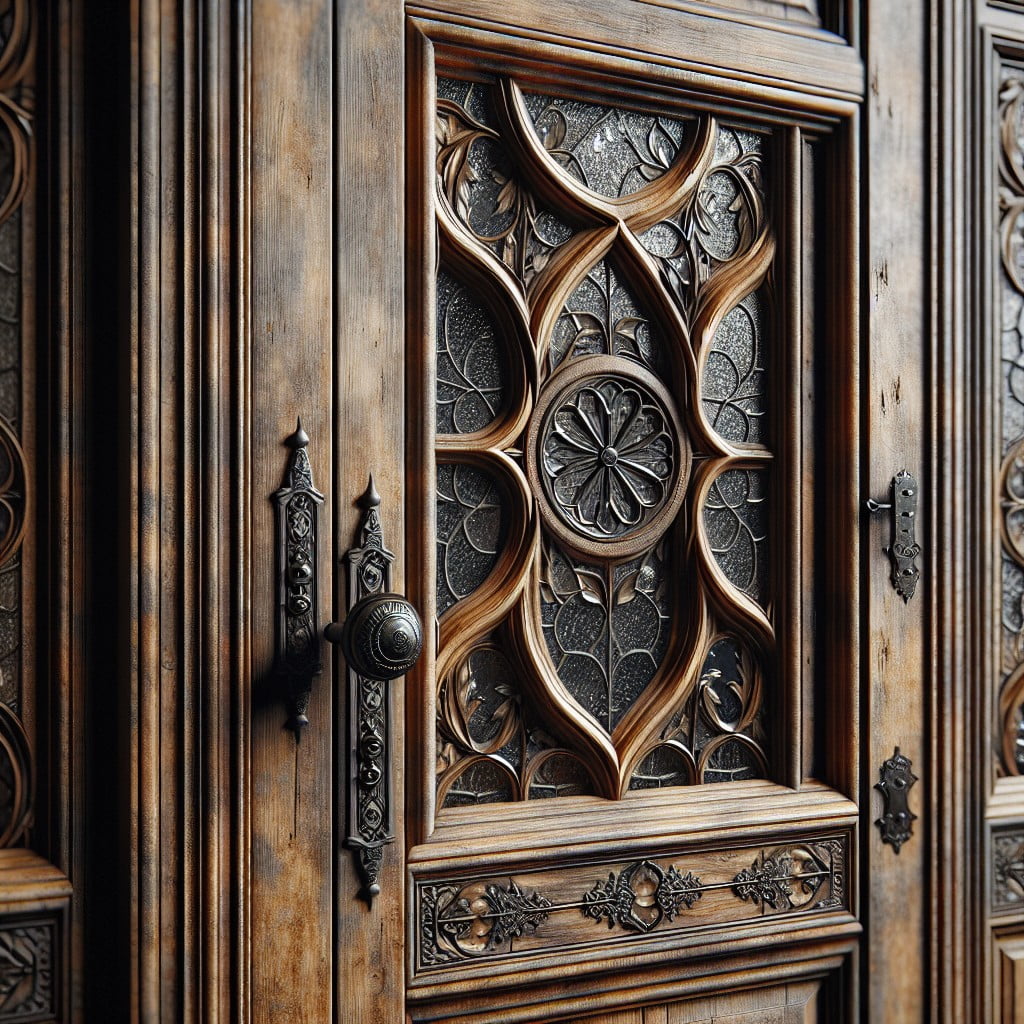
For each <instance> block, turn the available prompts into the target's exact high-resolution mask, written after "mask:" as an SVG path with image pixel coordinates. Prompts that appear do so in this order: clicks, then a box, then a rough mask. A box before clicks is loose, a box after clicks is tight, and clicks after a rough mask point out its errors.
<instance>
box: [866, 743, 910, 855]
mask: <svg viewBox="0 0 1024 1024" xmlns="http://www.w3.org/2000/svg"><path fill="white" fill-rule="evenodd" d="M911 767H912V765H911V762H910V758H909V757H906V756H905V755H904V754H901V753H900V748H899V747H897V748H896V752H895V753H894V754H893V755H892V757H890V758H889V759H888V760H886V761H884V762H883V763H882V767H881V768H879V770H878V772H879V775H880V776H881V780H880V781H879V782H876V783H875V789H877V790H879V792H881V794H882V797H883V799H884V800H885V811H884V813H883V814H882V816H881V817H880V818H878V819H877V820H876V821H875V824H876V825H877V826H878V827H879V829H880V830H881V833H882V842H883V843H889V844H890V845H891V846H892V848H893V849H894V850H895V851H896V852H897V853H899V852H900V847H901V846H902V845H903V844H904V843H905V842H906V841H907V840H908V839H909V838H910V837H911V835H912V834H913V831H914V829H913V823H914V821H915V820H916V818H917V815H916V814H914V813H913V812H912V811H911V810H910V799H909V798H910V787H911V786H913V785H914V783H915V782H917V776H916V775H915V774H914V773H913V772H912V771H911V770H910V769H911Z"/></svg>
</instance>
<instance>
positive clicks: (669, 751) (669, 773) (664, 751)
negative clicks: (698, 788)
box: [629, 743, 697, 789]
mask: <svg viewBox="0 0 1024 1024" xmlns="http://www.w3.org/2000/svg"><path fill="white" fill-rule="evenodd" d="M696 781H697V777H696V769H695V767H694V764H693V755H692V754H691V753H690V751H689V750H688V749H687V748H686V747H685V746H684V745H683V744H681V743H659V744H658V745H657V746H656V747H655V748H654V749H653V750H652V751H651V752H650V753H649V754H647V755H646V756H645V757H644V758H643V759H642V760H641V762H640V764H638V765H637V767H636V769H635V770H634V772H633V776H632V778H631V779H630V781H629V788H630V789H666V788H667V787H669V786H689V785H692V784H693V783H694V782H696Z"/></svg>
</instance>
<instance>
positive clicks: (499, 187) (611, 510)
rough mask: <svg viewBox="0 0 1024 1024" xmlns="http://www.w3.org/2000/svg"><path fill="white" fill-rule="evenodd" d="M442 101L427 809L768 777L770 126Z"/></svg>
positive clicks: (552, 100) (466, 85)
mask: <svg viewBox="0 0 1024 1024" xmlns="http://www.w3.org/2000/svg"><path fill="white" fill-rule="evenodd" d="M438 97H439V98H438V105H437V121H436V141H437V148H436V162H435V168H436V174H437V178H436V182H437V223H438V234H439V240H440V278H439V280H440V282H441V285H439V290H438V303H439V305H438V322H437V335H438V353H439V356H438V358H439V364H438V381H439V383H438V398H437V401H438V403H439V404H438V416H437V422H438V435H437V442H436V450H437V473H438V476H437V480H438V498H437V521H438V525H439V530H438V537H439V548H438V561H437V565H438V578H437V610H438V615H439V616H440V644H439V650H438V657H437V665H436V670H437V678H438V680H439V700H438V723H437V729H438V753H439V758H438V766H437V778H438V796H439V802H440V804H441V805H442V806H452V805H456V804H463V803H474V802H481V801H482V802H490V801H494V800H497V801H504V800H517V799H527V798H531V797H539V796H544V795H559V794H565V793H575V792H595V793H598V794H601V795H604V796H617V795H620V794H621V793H623V792H624V791H625V790H626V789H628V788H630V786H631V785H632V784H633V783H634V780H635V778H636V776H635V772H636V771H637V770H638V769H641V768H643V769H644V771H646V772H647V775H646V777H647V778H653V777H654V775H657V776H658V779H659V784H666V785H677V784H690V783H693V782H697V781H717V780H719V779H722V780H725V779H728V778H742V777H752V776H755V775H760V774H764V773H765V772H766V771H767V759H766V757H765V755H764V752H763V750H762V749H761V739H762V737H761V736H760V734H757V735H755V734H754V733H753V732H752V729H753V723H754V722H755V720H756V719H757V716H758V712H759V709H760V703H761V692H762V690H761V684H760V679H761V675H762V672H763V666H764V664H765V661H766V659H767V658H768V657H769V656H770V653H771V651H772V648H773V643H774V631H773V627H772V624H771V621H770V619H769V615H768V612H767V610H766V609H767V607H768V601H767V594H766V591H765V586H766V583H765V580H766V574H765V568H764V567H765V564H766V559H767V558H768V555H769V551H768V540H767V537H768V534H767V525H766V524H767V520H766V513H765V499H766V483H767V481H768V479H769V477H770V466H771V461H772V456H771V451H770V449H769V448H768V447H767V446H766V445H765V443H764V441H765V438H766V437H767V432H766V431H765V430H764V428H763V420H764V417H765V413H766V405H765V400H764V393H765V389H764V381H763V376H764V371H763V368H762V364H763V355H762V349H763V338H762V334H763V331H764V325H765V317H764V313H763V301H762V297H763V294H764V289H765V287H766V285H765V278H766V274H767V271H768V269H769V266H770V263H771V260H772V257H773V253H774V243H773V240H772V232H771V228H770V224H769V219H768V214H767V208H766V203H765V198H764V186H763V181H762V161H763V157H762V152H761V151H762V148H763V145H764V139H765V136H764V134H760V133H757V132H753V131H750V130H748V129H745V128H739V127H735V126H726V125H721V124H719V123H718V122H716V121H715V119H714V118H712V117H710V116H707V115H705V114H699V115H689V114H684V115H682V116H679V117H664V116H660V115H652V114H646V113H639V112H636V111H631V110H627V109H624V108H623V109H619V108H616V107H601V106H599V105H595V104H590V103H587V102H584V101H583V100H581V99H578V98H574V99H573V100H571V101H570V100H567V99H561V98H558V97H550V96H541V95H539V94H533V93H527V92H524V91H522V90H521V89H520V88H519V86H518V85H517V84H516V83H515V82H513V81H511V80H507V79H505V80H498V81H496V82H492V83H482V82H466V81H458V80H455V79H447V78H440V79H439V80H438ZM452 281H455V282H461V281H472V282H473V283H474V286H475V287H474V292H473V303H477V304H480V312H479V313H472V314H471V313H470V312H469V311H468V310H469V307H468V306H466V304H465V303H463V306H465V308H466V310H467V312H465V313H459V311H458V310H457V311H456V312H457V313H459V315H455V314H453V312H452V309H453V307H452V296H453V295H455V294H457V292H458V289H457V288H456V289H455V290H453V286H452V285H451V284H450V283H449V282H452ZM474 318H475V320H476V321H479V323H480V324H482V325H483V327H482V328H477V329H472V328H471V326H470V325H471V322H473V321H474ZM488 325H494V326H488ZM460 332H461V334H460ZM499 334H500V335H501V341H502V343H501V344H500V345H498V346H496V345H495V344H494V343H493V341H492V339H494V338H497V337H498V335H499ZM499 348H500V349H501V350H503V354H504V359H505V362H504V363H503V364H501V365H499V364H498V363H497V362H496V361H495V357H494V353H495V352H496V351H498V350H499ZM485 352H490V353H491V354H490V355H489V356H484V355H483V353H485ZM488 359H490V362H489V363H487V360H488ZM485 363H486V364H487V365H484V364H485ZM520 364H521V366H520ZM517 367H519V368H518V369H517ZM459 403H461V404H462V405H461V408H462V409H464V410H468V409H472V410H473V415H472V416H470V415H468V414H467V413H465V412H463V414H462V417H461V423H462V424H463V425H462V426H460V418H459V416H458V415H453V414H452V413H451V410H452V409H454V408H455V407H456V406H457V405H458V404H459ZM465 428H468V429H465ZM460 481H461V485H459V482H460ZM471 485H472V486H471ZM538 527H539V528H538ZM456 550H459V551H462V552H464V553H465V555H466V557H465V558H463V557H458V558H455V557H453V552H455V551H456ZM453 567H454V568H453ZM684 581H685V582H684ZM728 637H733V638H734V642H735V643H736V644H738V645H739V648H742V652H743V653H742V655H741V657H742V660H743V664H744V673H743V679H742V680H739V679H737V678H735V677H734V678H733V679H731V680H729V683H730V687H731V688H729V687H725V688H723V689H722V693H721V695H720V694H719V692H718V689H717V688H716V687H715V686H704V685H702V684H701V679H702V678H705V677H706V674H705V673H704V671H703V670H704V668H705V667H706V662H707V660H708V658H709V657H710V652H711V649H712V647H713V646H714V645H715V644H716V643H720V642H721V641H722V640H723V639H724V638H728ZM739 648H738V649H739ZM474 652H475V653H474ZM486 652H491V653H486ZM494 652H500V657H501V659H503V666H504V667H502V668H500V669H498V668H496V667H494V666H496V665H497V655H496V654H495V653H494ZM485 661H489V662H492V663H494V666H492V669H493V670H494V671H499V674H500V675H501V677H502V679H504V680H505V682H502V683H501V684H500V685H501V687H502V688H503V693H502V694H500V695H499V694H498V692H497V691H496V690H495V687H494V685H491V684H490V683H488V682H486V681H485V680H484V676H483V671H484V669H483V665H484V662H485ZM470 666H472V667H470ZM711 671H712V672H713V671H716V669H714V667H713V666H712V669H711ZM707 678H713V677H707ZM470 680H472V685H470V683H469V681H470ZM492 683H493V680H492ZM698 690H699V691H700V693H701V697H700V700H701V702H702V705H701V706H704V710H703V711H700V709H699V708H697V707H695V706H693V700H692V697H693V695H694V694H696V693H697V692H698ZM499 696H500V697H501V699H498V698H499ZM737 700H738V701H739V704H740V707H739V709H738V710H737V709H736V708H735V707H734V704H735V703H736V701H737ZM716 702H719V703H723V702H724V703H723V707H722V713H721V714H716V713H715V711H714V708H713V705H714V704H715V703H716ZM705 705H706V706H705ZM687 708H688V709H690V710H689V711H686V710H685V709H687ZM483 709H487V713H488V715H489V717H488V718H487V720H486V721H487V723H488V724H487V725H486V728H483V727H482V721H483V720H482V719H481V715H482V714H483V713H484V712H483ZM674 715H675V716H676V718H675V719H673V716H674ZM679 715H683V716H684V717H686V716H687V715H688V716H689V718H688V719H687V721H688V722H689V723H691V724H693V725H696V724H697V723H699V724H700V729H701V734H700V737H699V741H698V738H697V737H696V736H693V737H691V741H690V742H689V743H686V742H683V740H682V739H681V738H679V736H678V734H677V733H672V734H671V735H666V730H668V731H669V732H671V730H670V728H669V727H670V722H671V721H673V720H677V721H681V720H680V719H679ZM485 734H486V735H485ZM669 745H673V746H672V750H671V751H670V753H672V754H673V756H675V754H676V753H678V757H679V759H680V760H681V763H683V764H687V763H690V764H692V770H690V769H689V768H685V769H684V770H682V771H667V772H665V771H661V769H660V768H659V767H658V766H657V765H655V764H654V762H657V761H658V759H659V757H662V754H663V752H664V751H666V750H668V749H669ZM676 747H678V748H679V750H678V751H676ZM698 757H700V759H701V767H700V768H698V765H697V758H698ZM652 759H653V760H652ZM662 759H663V758H662ZM670 759H671V758H670ZM553 773H555V774H553ZM652 773H653V774H652Z"/></svg>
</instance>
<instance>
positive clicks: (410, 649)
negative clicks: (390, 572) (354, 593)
mask: <svg viewBox="0 0 1024 1024" xmlns="http://www.w3.org/2000/svg"><path fill="white" fill-rule="evenodd" d="M324 636H326V637H327V639H328V640H330V641H331V642H332V643H340V644H341V648H342V650H343V651H344V652H345V658H346V659H347V661H348V663H349V667H350V668H352V670H353V671H355V672H356V673H358V674H359V675H361V676H367V677H368V678H370V679H396V678H397V677H398V676H403V675H405V673H406V672H408V671H409V669H411V668H412V667H413V665H415V664H416V662H417V661H418V660H419V656H420V651H422V650H423V624H422V623H421V622H420V617H419V615H417V614H416V609H415V608H413V606H412V605H411V604H409V602H408V601H406V599H405V598H404V597H402V596H401V595H400V594H372V595H371V596H369V597H364V598H363V599H362V600H361V601H358V602H357V603H356V605H355V606H354V607H353V608H352V610H351V611H350V612H349V613H348V618H347V619H345V623H344V625H342V626H338V625H337V623H334V622H332V623H331V624H330V625H329V626H328V627H327V628H326V629H325V630H324Z"/></svg>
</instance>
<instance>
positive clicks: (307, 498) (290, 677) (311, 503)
mask: <svg viewBox="0 0 1024 1024" xmlns="http://www.w3.org/2000/svg"><path fill="white" fill-rule="evenodd" d="M285 443H286V444H287V445H288V446H289V447H290V448H291V449H292V456H291V459H290V460H289V463H288V469H287V470H286V471H285V476H284V483H283V484H282V485H281V487H280V488H279V489H278V490H276V491H275V492H274V494H273V496H272V498H271V500H272V501H273V502H274V504H275V506H276V507H277V658H276V661H275V668H276V671H277V674H278V675H279V676H281V677H283V678H284V679H285V680H286V681H287V684H288V705H289V706H288V728H289V729H291V730H292V731H293V732H294V733H295V742H296V743H298V742H299V741H300V739H301V738H302V730H303V729H304V728H305V727H306V726H307V725H309V719H308V718H307V716H306V713H307V711H308V710H309V696H310V693H311V692H312V689H313V677H314V676H317V675H319V674H320V670H321V668H322V667H323V662H322V659H321V649H320V601H319V592H318V586H317V578H316V566H317V541H318V534H319V528H320V506H321V505H322V504H323V500H324V496H323V495H322V494H321V493H320V492H319V491H318V490H317V489H316V488H315V487H314V486H313V471H312V469H311V467H310V464H309V452H308V451H307V448H308V446H309V435H308V434H307V433H306V432H305V431H304V430H303V429H302V420H299V421H298V422H297V424H296V427H295V433H294V434H292V435H291V437H289V438H288V440H287V441H286V442H285Z"/></svg>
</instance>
